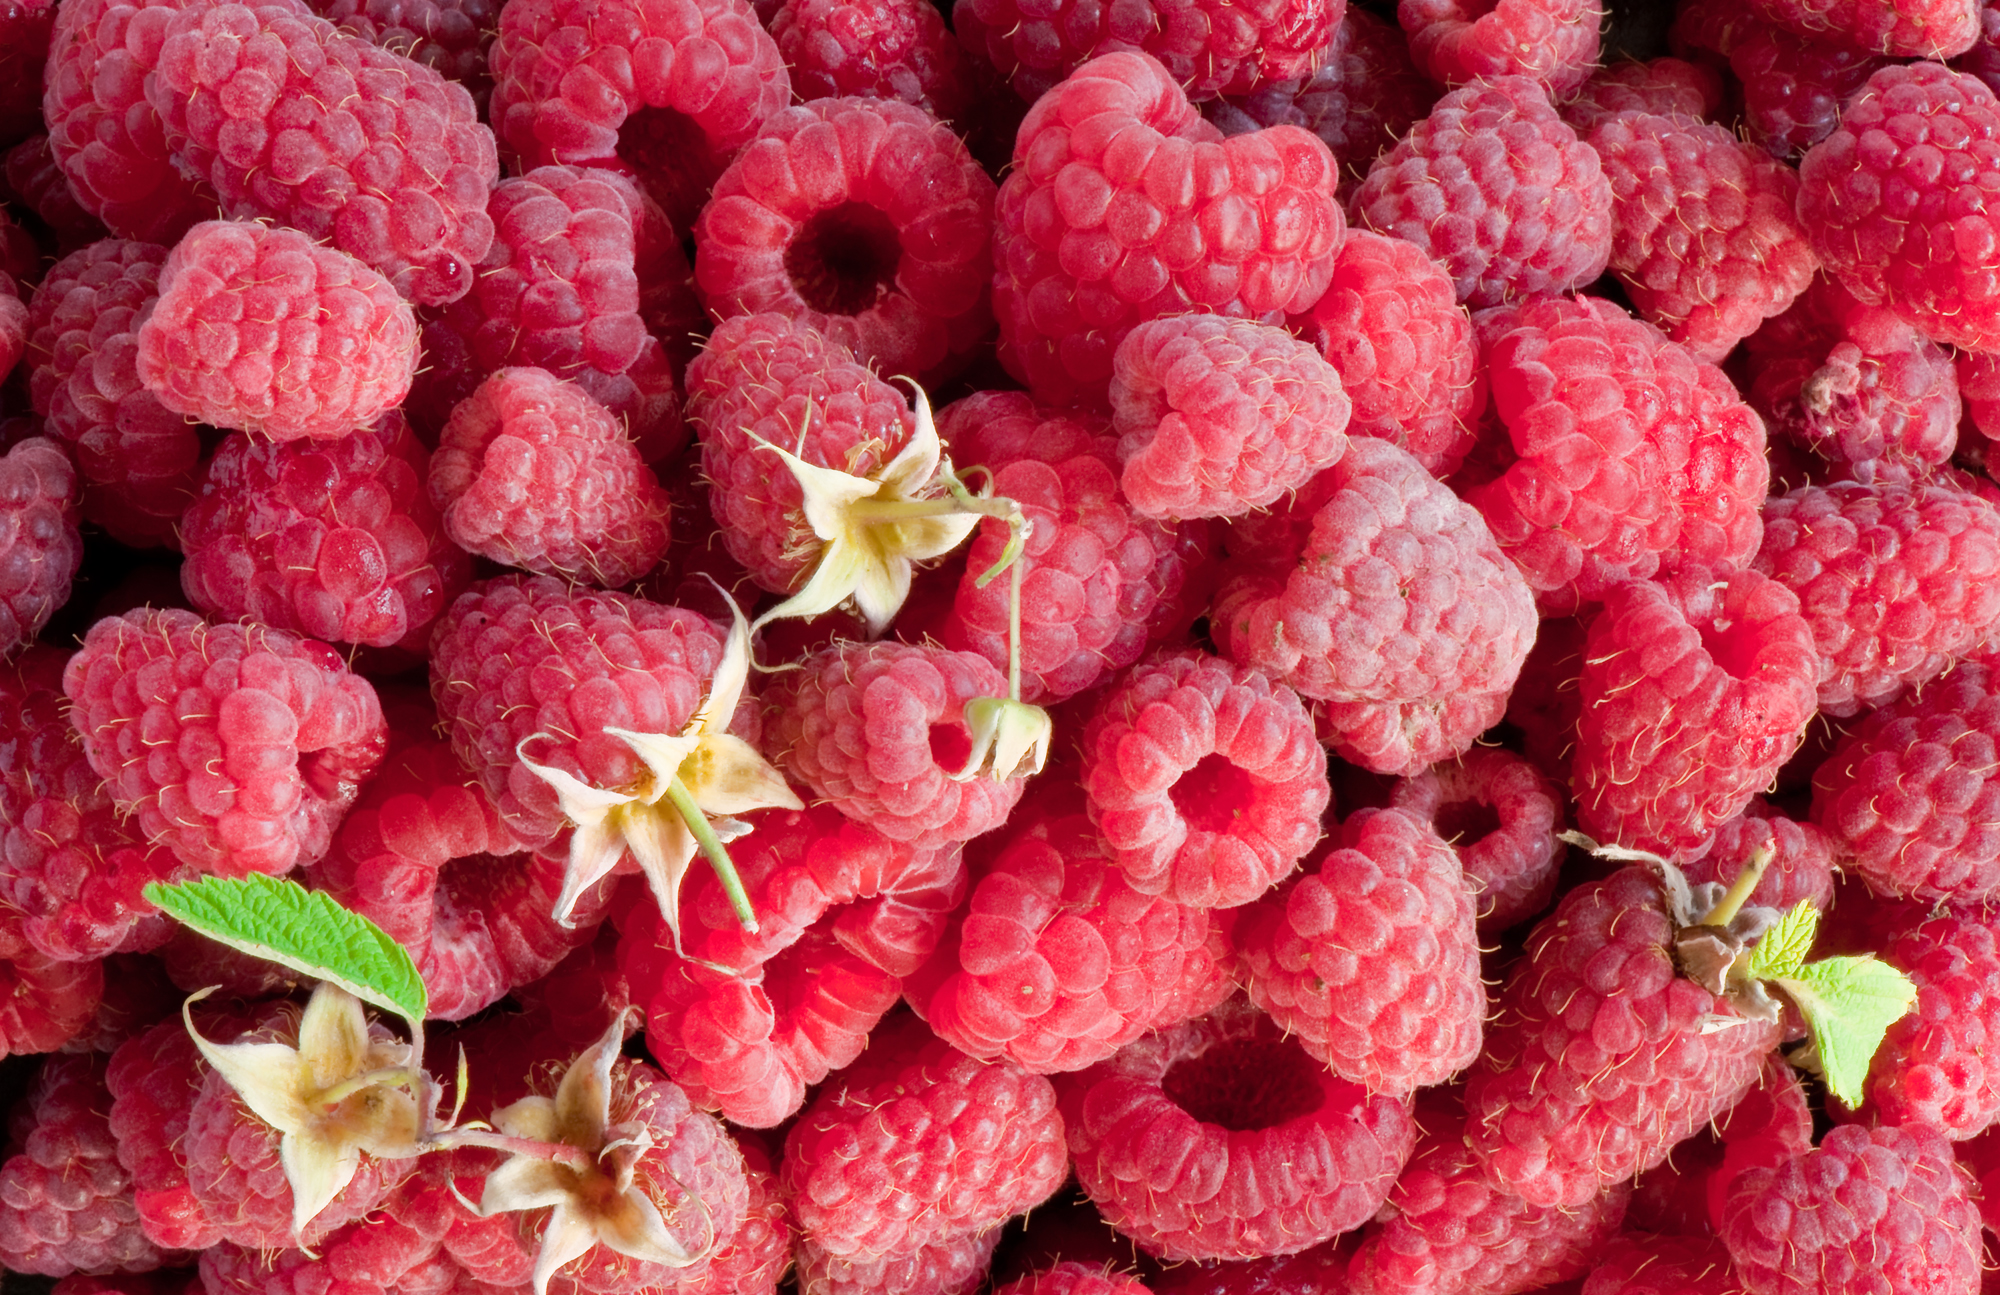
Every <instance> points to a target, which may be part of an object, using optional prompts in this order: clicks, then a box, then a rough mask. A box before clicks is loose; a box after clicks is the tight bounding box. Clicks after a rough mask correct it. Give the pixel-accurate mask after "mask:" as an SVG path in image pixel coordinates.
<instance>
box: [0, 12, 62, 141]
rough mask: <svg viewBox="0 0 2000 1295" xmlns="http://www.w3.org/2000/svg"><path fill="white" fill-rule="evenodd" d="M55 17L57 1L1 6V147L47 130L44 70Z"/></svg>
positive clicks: (47, 59)
mask: <svg viewBox="0 0 2000 1295" xmlns="http://www.w3.org/2000/svg"><path fill="white" fill-rule="evenodd" d="M55 20H56V6H55V4H54V2H53V0H8V3H7V5H6V6H5V7H4V8H0V49H4V50H5V53H0V87H4V89H0V148H11V147H12V146H13V145H15V144H18V143H20V142H21V141H22V140H24V139H27V138H29V137H30V136H32V135H35V134H37V133H39V132H40V131H41V130H42V129H43V124H42V72H43V69H44V68H45V67H46V66H47V64H48V61H49V43H50V38H51V36H52V35H53V29H54V26H55Z"/></svg>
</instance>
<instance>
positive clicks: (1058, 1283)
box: [993, 1261, 1152, 1295]
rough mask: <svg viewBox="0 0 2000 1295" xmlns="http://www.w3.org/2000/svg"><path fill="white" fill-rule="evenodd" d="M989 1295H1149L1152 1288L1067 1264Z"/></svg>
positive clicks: (1117, 1275) (1090, 1267)
mask: <svg viewBox="0 0 2000 1295" xmlns="http://www.w3.org/2000/svg"><path fill="white" fill-rule="evenodd" d="M993 1295H1152V1289H1151V1288H1150V1287H1148V1286H1146V1285H1144V1284H1143V1283H1141V1282H1140V1281H1139V1279H1138V1278H1136V1277H1127V1276H1125V1275H1124V1274H1123V1273H1114V1272H1109V1271H1107V1270H1105V1269H1103V1268H1100V1267H1096V1266H1094V1265H1091V1264H1083V1263H1076V1262H1074V1261H1071V1262H1067V1263H1059V1264H1056V1265H1055V1266H1054V1267H1051V1268H1044V1269H1042V1270H1041V1271H1040V1272H1037V1273H1034V1274H1032V1275H1030V1276H1027V1277H1020V1278H1017V1279H1015V1280H1014V1281H1011V1282H1008V1283H1007V1284H1006V1285H1005V1286H1000V1287H997V1288H995V1290H994V1292H993Z"/></svg>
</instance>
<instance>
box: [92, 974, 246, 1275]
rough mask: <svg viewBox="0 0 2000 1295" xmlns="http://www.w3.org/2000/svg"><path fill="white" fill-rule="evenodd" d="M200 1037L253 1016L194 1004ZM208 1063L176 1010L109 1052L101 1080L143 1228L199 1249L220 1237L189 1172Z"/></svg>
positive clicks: (233, 1032)
mask: <svg viewBox="0 0 2000 1295" xmlns="http://www.w3.org/2000/svg"><path fill="white" fill-rule="evenodd" d="M193 1015H194V1020H195V1027H196V1028H197V1029H199V1030H200V1031H202V1037H204V1038H207V1039H210V1040H213V1041H216V1042H223V1043H226V1042H228V1041H229V1040H230V1039H233V1038H235V1037H236V1036H237V1035H239V1034H241V1033H243V1031H244V1030H245V1029H247V1028H249V1026H250V1025H251V1024H252V1017H251V1016H249V1015H247V1014H245V1013H244V1012H243V1011H241V1010H240V1009H230V1010H228V1011H227V1012H223V1011H218V1009H216V1008H215V1007H213V1006H211V1005H209V1004H201V1005H198V1006H197V1007H196V1008H195V1009H194V1010H193ZM206 1068H207V1063H205V1062H204V1061H203V1060H202V1058H201V1053H200V1052H199V1051H198V1050H197V1049H196V1048H195V1045H194V1040H193V1039H192V1038H191V1037H189V1035H188V1032H187V1027H186V1026H185V1025H184V1024H182V1023H181V1021H180V1020H179V1019H178V1016H170V1017H168V1018H167V1019H166V1020H164V1021H161V1022H160V1023H159V1024H158V1025H155V1026H153V1027H152V1028H151V1029H148V1030H146V1031H144V1032H143V1033H141V1034H138V1035H135V1036H134V1037H133V1038H131V1039H129V1040H127V1041H126V1042H125V1043H123V1044H121V1045H119V1047H118V1049H117V1050H116V1051H115V1052H113V1053H112V1054H111V1064H110V1067H109V1069H108V1070H107V1071H106V1072H105V1086H106V1087H107V1088H108V1089H109V1091H110V1093H111V1104H110V1107H109V1109H108V1111H107V1115H108V1118H109V1120H110V1123H111V1134H112V1137H113V1138H115V1139H116V1140H117V1145H118V1163H119V1164H120V1165H122V1166H124V1167H125V1169H126V1170H127V1171H128V1172H129V1173H131V1175H132V1178H133V1191H134V1199H135V1201H136V1202H137V1204H138V1207H139V1219H140V1223H141V1225H142V1226H143V1227H144V1229H145V1232H146V1235H147V1236H148V1237H149V1238H151V1239H152V1240H153V1242H154V1243H155V1244H157V1245H159V1246H161V1247H162V1248H168V1247H171V1248H174V1249H182V1250H201V1249H205V1248H206V1247H208V1246H212V1245H214V1244H215V1243H216V1242H218V1241H220V1240H221V1239H222V1233H221V1229H220V1227H219V1226H218V1225H217V1223H216V1221H215V1220H213V1219H211V1218H210V1217H209V1216H208V1211H207V1210H206V1209H205V1208H204V1207H203V1206H202V1204H201V1202H200V1201H198V1200H196V1199H195V1195H194V1189H193V1188H192V1187H191V1186H190V1185H189V1183H188V1176H187V1155H186V1145H187V1125H188V1114H189V1112H190V1111H191V1110H192V1109H193V1106H194V1099H195V1097H196V1095H197V1094H198V1093H200V1091H201V1084H202V1076H203V1073H204V1071H205V1070H206Z"/></svg>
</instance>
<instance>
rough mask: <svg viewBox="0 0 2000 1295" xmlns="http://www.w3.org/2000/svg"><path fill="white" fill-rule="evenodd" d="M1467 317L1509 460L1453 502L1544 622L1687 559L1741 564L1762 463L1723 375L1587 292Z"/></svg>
mask: <svg viewBox="0 0 2000 1295" xmlns="http://www.w3.org/2000/svg"><path fill="white" fill-rule="evenodd" d="M1475 323H1476V325H1478V326H1479V327H1480V328H1481V330H1482V342H1481V350H1482V353H1483V355H1484V358H1485V359H1486V361H1487V363H1488V365H1489V366H1490V369H1491V380H1492V384H1493V409H1494V411H1495V413H1496V414H1497V415H1498V418H1499V421H1500V422H1501V424H1502V425H1504V426H1505V428H1506V430H1507V440H1508V443H1509V444H1510V446H1511V452H1512V454H1513V455H1515V456H1518V457H1513V458H1511V460H1510V461H1508V462H1507V463H1506V466H1505V468H1504V470H1503V471H1501V472H1500V473H1499V474H1498V475H1497V479H1494V480H1490V481H1487V482H1485V483H1484V484H1480V485H1476V486H1473V487H1471V488H1470V489H1468V490H1467V491H1466V492H1465V494H1466V500H1467V502H1469V503H1471V504H1472V505H1473V506H1474V507H1475V508H1477V509H1478V510H1479V511H1480V512H1481V513H1482V514H1483V515H1484V516H1485V518H1486V522H1487V524H1488V525H1489V526H1491V527H1492V528H1493V535H1494V537H1495V538H1496V539H1497V540H1498V541H1499V542H1500V546H1501V548H1502V549H1503V550H1504V551H1505V552H1506V553H1507V555H1508V556H1509V557H1511V558H1512V559H1513V560H1514V561H1515V563H1516V564H1517V565H1519V566H1520V568H1521V570H1522V572H1523V573H1524V574H1525V575H1526V576H1527V578H1528V583H1529V584H1530V585H1532V586H1533V587H1534V589H1535V594H1536V600H1537V602H1538V603H1539V604H1540V606H1541V608H1542V611H1543V614H1544V615H1561V614H1566V613H1568V612H1572V611H1574V610H1576V609H1577V608H1578V607H1580V606H1582V605H1584V604H1587V603H1590V602H1594V601H1596V600H1598V599H1600V598H1602V597H1603V596H1604V593H1605V591H1606V590H1608V589H1609V588H1611V587H1612V586H1613V585H1615V584H1617V583H1619V582H1620V581H1622V580H1627V579H1648V578H1651V577H1652V576H1654V575H1655V574H1657V573H1659V572H1661V571H1666V572H1669V573H1671V572H1672V571H1674V570H1676V569H1677V568H1679V567H1680V566H1682V565H1684V564H1687V563H1693V562H1705V563H1710V564H1713V565H1715V566H1718V567H1738V566H1746V565H1748V564H1749V562H1750V559H1751V558H1752V557H1753V556H1754V555H1755V553H1756V551H1757V541H1758V538H1759V534H1760V527H1759V523H1758V517H1757V506H1758V505H1759V504H1760V503H1761V502H1762V501H1763V499H1764V495H1765V492H1766V491H1767V490H1768V488H1769V479H1770V466H1769V464H1768V462H1767V461H1766V459H1765V457H1764V427H1763V423H1762V421H1761V420H1759V419H1758V417H1757V415H1756V413H1755V411H1753V410H1752V409H1751V408H1750V407H1749V406H1748V405H1746V404H1744V403H1743V400H1742V398H1741V397H1740V396H1738V395H1737V393H1736V388H1735V386H1734V385H1732V384H1731V383H1730V381H1729V379H1728V377H1726V376H1725V375H1724V374H1723V372H1722V370H1720V369H1718V368H1716V367H1715V366H1714V365H1712V364H1708V363H1705V362H1703V361H1701V360H1699V359H1697V358H1696V357H1695V356H1694V355H1693V354H1692V353H1690V352H1689V351H1688V350H1687V348H1685V347H1683V346H1681V345H1679V344H1678V343H1675V342H1671V341H1668V340H1667V338H1666V337H1665V336H1663V335H1662V334H1661V333H1660V331H1659V330H1658V329H1656V328H1654V327H1653V326H1652V325H1651V324H1646V323H1642V322H1640V321H1639V320H1636V319H1633V318H1631V317H1630V316H1628V315H1626V314H1625V312H1623V311H1622V310H1619V309H1618V308H1617V307H1616V306H1614V305H1612V304H1611V303H1609V302H1606V301H1601V300H1598V299H1596V298H1591V297H1579V298H1577V299H1575V300H1573V301H1569V300H1552V301H1537V302H1533V303H1531V304H1529V305H1526V306H1522V307H1519V308H1518V309H1514V310H1507V311H1496V312H1495V313H1494V314H1493V315H1491V316H1486V317H1484V318H1483V319H1482V320H1478V321H1475ZM1558 424H1560V425H1561V426H1562V427H1563V428H1565V429H1566V431H1565V434H1564V435H1561V436H1556V435H1553V434H1551V433H1548V432H1545V431H1544V430H1543V429H1545V428H1548V427H1552V426H1555V425H1558ZM1568 429H1574V430H1568Z"/></svg>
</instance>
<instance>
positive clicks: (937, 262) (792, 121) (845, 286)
mask: <svg viewBox="0 0 2000 1295" xmlns="http://www.w3.org/2000/svg"><path fill="white" fill-rule="evenodd" d="M994 193H995V190H994V185H993V181H992V180H991V179H990V178H989V177H988V176H987V174H986V172H985V171H983V170H981V169H980V167H979V163H977V162H975V161H974V160H973V158H972V154H971V153H969V152H967V151H966V147H965V144H964V143H963V141H961V140H960V139H959V138H958V136H957V135H956V134H954V133H953V132H952V130H951V128H950V127H948V126H945V125H944V124H942V123H941V122H939V121H938V120H937V119H936V118H934V117H932V116H931V115H930V114H929V113H928V112H926V111H925V110H924V109H922V108H919V107H914V106H912V105H910V104H906V103H902V102H899V101H897V100H894V99H868V98H838V99H815V100H813V101H811V102H809V103H805V104H801V105H799V106H798V107H796V108H787V109H786V110H784V111H783V112H780V113H777V114H775V115H774V116H772V117H771V118H770V119H769V120H768V121H766V122H765V123H764V127H763V129H762V130H761V131H759V132H758V134H757V138H756V139H754V140H752V141H751V142H750V143H749V144H748V145H747V146H746V147H745V148H744V150H743V152H742V153H741V154H740V155H738V157H737V158H736V160H735V161H734V162H732V163H730V165H729V167H728V169H727V170H725V171H724V172H723V173H722V175H721V177H720V178H719V179H717V180H716V182H715V190H714V193H713V194H712V195H711V197H710V198H709V201H708V205H707V206H706V207H704V208H702V212H701V219H700V220H699V221H697V222H696V223H695V227H694V240H695V284H696V286H697V287H699V289H700V290H701V296H702V300H703V301H704V302H705V303H707V305H708V308H709V310H710V311H711V312H712V313H713V314H715V315H716V316H717V317H718V318H723V319H726V318H729V317H730V316H733V315H747V314H755V313H757V312H759V311H775V312H777V313H779V314H781V315H788V316H790V317H792V318H794V319H797V320H799V321H800V322H801V323H804V324H806V325H808V326H810V327H812V328H813V329H815V330H817V331H818V332H819V333H821V334H822V335H824V336H825V337H826V338H827V339H828V340H830V341H833V342H837V343H839V344H840V345H842V346H845V347H847V348H848V349H849V350H852V351H853V352H854V355H855V358H856V359H858V360H860V361H862V362H863V363H870V364H874V365H875V366H876V367H877V368H878V369H879V370H880V371H881V372H882V373H885V374H894V373H904V374H910V375H912V376H914V377H916V378H918V379H919V380H920V381H923V382H926V383H928V382H932V381H935V380H936V379H938V378H941V377H943V376H945V374H946V373H947V372H948V371H949V370H950V369H953V368H956V367H958V365H959V364H960V363H962V361H963V358H964V356H965V355H966V353H967V352H968V351H970V350H971V349H972V348H973V347H974V346H975V345H976V344H978V343H979V342H980V341H982V340H983V339H984V338H985V336H986V335H987V333H988V332H989V331H990V330H991V328H992V322H993V312H992V307H991V305H990V304H989V302H988V295H987V294H988V292H989V288H990V281H991V279H992V275H993V251H992V244H993V198H994Z"/></svg>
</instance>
